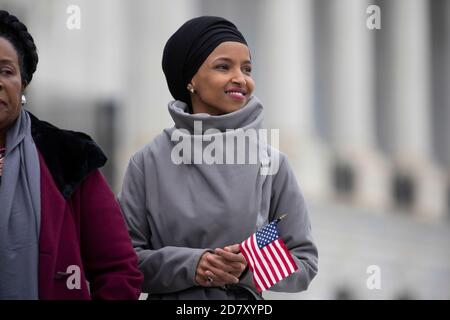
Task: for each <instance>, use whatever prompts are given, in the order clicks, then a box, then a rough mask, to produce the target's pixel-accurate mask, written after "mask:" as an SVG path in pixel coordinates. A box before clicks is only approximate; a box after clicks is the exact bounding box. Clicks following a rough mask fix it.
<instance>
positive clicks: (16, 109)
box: [0, 37, 24, 142]
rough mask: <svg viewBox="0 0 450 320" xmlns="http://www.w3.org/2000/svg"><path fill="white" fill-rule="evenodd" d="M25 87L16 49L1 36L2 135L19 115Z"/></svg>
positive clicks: (0, 108)
mask: <svg viewBox="0 0 450 320" xmlns="http://www.w3.org/2000/svg"><path fill="white" fill-rule="evenodd" d="M23 89H24V88H23V85H22V77H21V75H20V66H19V59H18V56H17V52H16V49H15V48H14V47H13V45H12V44H11V42H9V40H7V39H5V38H3V37H0V136H4V135H5V134H6V130H7V129H8V128H9V127H10V126H11V125H12V124H13V123H14V121H15V120H16V119H17V117H18V116H19V113H20V110H21V104H20V101H21V100H20V98H21V95H22V91H23ZM0 138H1V137H0ZM0 142H1V141H0Z"/></svg>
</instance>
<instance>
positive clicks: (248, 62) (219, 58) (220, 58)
mask: <svg viewBox="0 0 450 320" xmlns="http://www.w3.org/2000/svg"><path fill="white" fill-rule="evenodd" d="M218 60H225V61H227V62H233V60H232V59H230V58H227V57H218V58H216V59H214V62H216V61H218ZM251 63H252V62H251V61H250V60H245V61H244V62H243V63H242V64H251Z"/></svg>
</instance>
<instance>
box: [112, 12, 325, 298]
mask: <svg viewBox="0 0 450 320" xmlns="http://www.w3.org/2000/svg"><path fill="white" fill-rule="evenodd" d="M162 66H163V71H164V73H165V76H166V79H167V84H168V86H169V89H170V92H171V93H172V95H173V97H174V98H175V101H172V102H170V103H169V107H168V109H169V113H170V115H171V116H172V118H173V120H174V122H175V126H174V127H173V128H168V129H165V130H164V132H163V133H162V134H160V135H159V136H158V137H156V138H155V140H154V141H153V142H152V143H150V144H148V145H147V146H145V147H144V148H143V149H142V150H140V151H139V152H137V153H136V154H135V155H134V156H133V157H132V158H131V160H130V163H129V165H128V169H127V171H126V174H125V178H124V182H123V187H122V191H121V194H120V195H119V202H120V204H121V207H122V211H123V213H124V215H125V218H126V221H127V224H128V230H129V232H130V234H131V238H132V241H133V245H134V248H135V250H136V251H137V254H138V256H139V267H140V269H141V270H142V272H143V273H144V283H143V291H145V292H148V293H149V298H156V299H261V298H262V296H261V295H260V294H259V292H258V290H257V288H256V286H255V283H253V281H252V274H251V272H249V271H248V268H247V262H246V260H245V258H244V256H243V255H242V253H241V252H240V249H239V243H241V242H242V241H243V240H245V239H246V238H248V237H249V236H250V235H251V234H253V233H254V232H255V231H256V230H257V229H259V228H261V227H262V226H264V225H265V224H267V223H268V222H271V221H274V220H276V219H278V218H279V217H280V216H281V215H283V214H286V213H287V216H286V218H285V219H284V220H283V221H282V222H280V224H279V230H280V234H281V236H282V237H283V239H284V240H285V243H286V245H287V247H288V248H289V250H290V252H291V253H292V255H293V256H294V260H295V263H296V264H297V267H298V271H297V272H295V273H293V274H292V275H290V276H289V277H287V278H285V279H283V280H282V281H280V282H278V283H277V284H275V285H274V286H272V287H271V290H275V291H283V292H297V291H302V290H306V288H307V287H308V285H309V283H310V282H311V280H312V279H313V277H314V276H315V275H316V273H317V249H316V246H315V244H314V243H313V240H312V236H311V227H310V220H309V216H308V212H307V209H306V205H305V202H304V199H303V196H302V194H301V192H300V189H299V187H298V185H297V182H296V179H295V176H294V174H293V172H292V169H291V167H290V165H289V163H288V160H287V158H286V156H285V155H283V154H281V153H280V152H279V151H278V150H276V149H274V148H272V147H271V146H270V145H268V144H267V143H264V141H258V139H257V138H256V140H255V134H257V131H258V130H259V129H260V128H261V123H262V119H263V108H262V105H261V103H260V102H259V100H258V99H257V98H256V97H255V96H253V91H254V88H255V84H254V81H253V78H252V62H251V56H250V51H249V48H248V46H247V42H246V41H245V39H244V37H243V36H242V34H241V33H240V32H239V30H238V29H237V28H236V26H235V25H234V24H233V23H231V22H229V21H227V20H225V19H223V18H219V17H199V18H195V19H192V20H189V21H188V22H186V23H185V24H184V25H183V26H181V27H180V28H179V29H178V30H177V31H176V32H175V33H174V34H173V35H172V36H171V38H170V39H169V40H168V42H167V44H166V46H165V48H164V53H163V61H162ZM248 137H249V139H248V144H244V145H239V144H232V143H230V144H228V142H233V141H235V140H238V141H239V140H241V141H242V139H241V138H245V139H246V138H248ZM252 137H253V138H252ZM256 137H258V136H257V135H256ZM180 140H181V141H180ZM255 145H257V146H258V151H257V153H258V155H259V154H261V155H262V157H261V158H260V159H259V161H255V162H252V161H248V159H251V158H253V156H254V155H255V150H256V149H255V148H251V147H252V146H253V147H254V146H255ZM212 149H214V152H212V151H211V150H212ZM210 151H211V152H210ZM192 154H193V157H192ZM198 155H200V156H198ZM236 156H237V158H238V159H239V158H240V157H242V156H243V157H242V159H246V161H244V162H242V161H241V162H239V160H237V162H236V161H233V160H235V157H236ZM253 159H254V158H253ZM263 159H264V161H263ZM211 160H212V161H211ZM267 161H269V167H268V166H267V165H268V162H267ZM271 169H273V170H272V171H271Z"/></svg>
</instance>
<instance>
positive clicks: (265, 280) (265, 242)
mask: <svg viewBox="0 0 450 320" xmlns="http://www.w3.org/2000/svg"><path fill="white" fill-rule="evenodd" d="M280 220H281V219H277V220H276V221H273V222H271V223H270V224H268V225H267V226H265V227H264V228H262V229H261V230H259V231H257V232H256V233H254V234H253V235H251V236H250V237H249V238H248V239H247V240H244V241H243V242H242V243H241V244H240V251H241V252H242V254H243V255H244V258H245V260H247V263H248V266H249V268H250V271H251V272H252V273H253V282H254V283H255V286H256V289H258V291H259V292H262V291H264V290H267V289H269V288H270V287H271V286H273V285H274V284H275V283H277V282H279V281H281V280H282V279H284V278H286V277H287V276H289V275H290V274H291V273H293V272H295V271H296V270H297V269H298V267H297V265H296V264H295V262H294V259H292V256H291V253H290V252H289V249H288V248H287V247H286V245H285V244H284V242H283V240H282V239H281V238H280V235H279V233H278V227H277V223H278V222H279V221H280Z"/></svg>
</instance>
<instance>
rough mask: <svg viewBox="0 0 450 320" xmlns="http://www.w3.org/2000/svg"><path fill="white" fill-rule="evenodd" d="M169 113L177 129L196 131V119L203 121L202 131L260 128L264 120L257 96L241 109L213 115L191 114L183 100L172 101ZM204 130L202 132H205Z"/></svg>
mask: <svg viewBox="0 0 450 320" xmlns="http://www.w3.org/2000/svg"><path fill="white" fill-rule="evenodd" d="M168 109H169V113H170V115H171V116H172V119H173V121H174V122H175V127H176V128H177V129H186V130H188V131H189V132H190V133H192V134H193V133H194V121H201V124H202V131H203V132H204V131H205V130H208V129H217V130H220V131H221V132H225V131H227V130H234V129H239V128H241V129H244V130H245V129H249V128H253V129H259V128H261V126H262V122H263V107H262V105H261V103H260V101H259V100H258V98H256V97H255V96H253V97H251V98H250V100H249V101H248V103H247V104H246V105H245V106H244V107H242V108H241V109H239V110H237V111H234V112H231V113H227V114H224V115H219V116H213V115H209V114H206V113H196V114H190V113H188V111H187V109H188V106H187V104H186V103H184V102H182V101H178V100H176V101H171V102H170V103H169V105H168ZM203 132H202V133H203Z"/></svg>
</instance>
